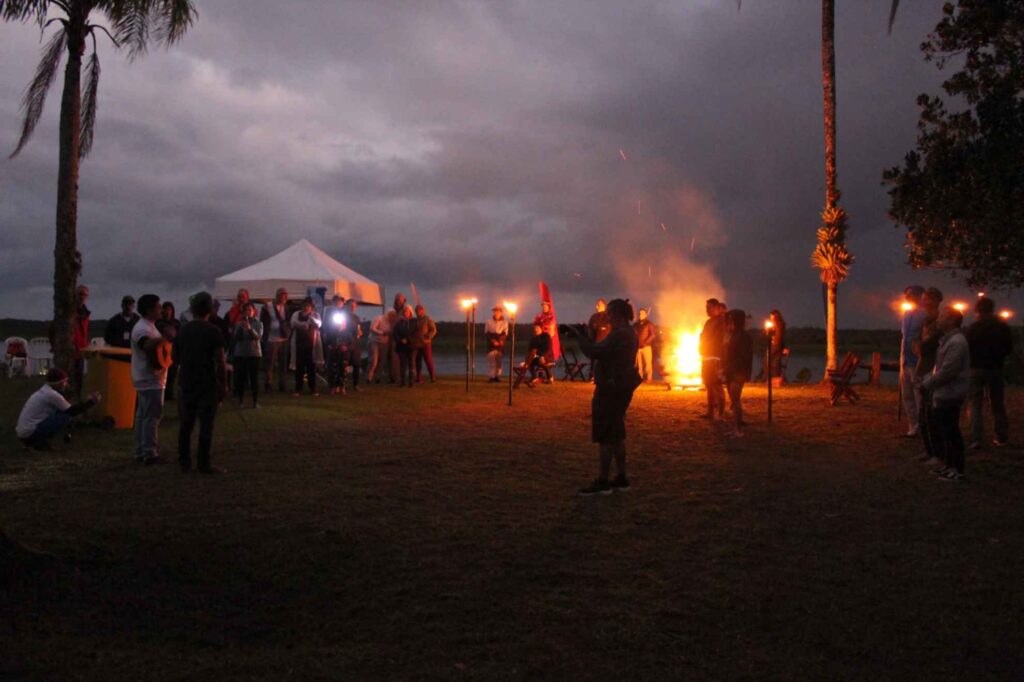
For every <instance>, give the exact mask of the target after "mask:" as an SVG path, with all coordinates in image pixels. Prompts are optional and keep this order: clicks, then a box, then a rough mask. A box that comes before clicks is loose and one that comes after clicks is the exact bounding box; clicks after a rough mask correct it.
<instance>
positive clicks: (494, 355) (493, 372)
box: [484, 305, 508, 383]
mask: <svg viewBox="0 0 1024 682" xmlns="http://www.w3.org/2000/svg"><path fill="white" fill-rule="evenodd" d="M484 338H485V339H486V340H487V373H488V375H490V376H489V378H488V379H487V380H488V381H490V382H492V383H497V382H499V381H501V368H502V365H503V364H504V362H503V361H504V359H505V339H507V338H508V322H507V321H506V320H505V311H504V310H503V309H502V307H501V306H500V305H496V306H494V307H493V308H491V319H489V320H487V324H485V325H484Z"/></svg>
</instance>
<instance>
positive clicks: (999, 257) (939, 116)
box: [883, 0, 1024, 287]
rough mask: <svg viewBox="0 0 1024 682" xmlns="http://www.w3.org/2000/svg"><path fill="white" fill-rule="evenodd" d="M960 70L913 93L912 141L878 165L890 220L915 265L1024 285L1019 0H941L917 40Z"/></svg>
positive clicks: (1023, 7) (1023, 62)
mask: <svg viewBox="0 0 1024 682" xmlns="http://www.w3.org/2000/svg"><path fill="white" fill-rule="evenodd" d="M921 49H922V51H923V52H924V55H925V59H926V60H927V61H933V62H935V64H936V65H937V66H938V67H939V68H940V69H942V68H944V67H945V66H946V65H947V64H949V63H950V62H951V60H955V63H956V64H958V65H960V66H961V68H960V69H959V70H958V71H957V72H956V73H953V74H951V75H950V77H949V78H947V79H946V80H945V81H944V82H943V84H942V89H943V91H944V92H945V93H946V95H947V96H948V97H949V98H951V101H952V102H953V103H954V105H953V106H954V109H955V110H952V111H951V110H950V109H948V108H947V106H946V103H945V102H944V101H943V99H942V98H941V97H937V96H930V95H927V94H923V95H920V96H919V97H918V100H917V101H918V104H919V105H920V106H921V117H920V120H919V122H918V137H917V146H916V148H915V149H913V150H911V151H910V152H909V153H907V155H906V156H905V157H904V160H903V164H902V165H900V166H896V167H894V168H892V169H890V170H887V171H885V173H884V174H883V178H884V180H885V183H886V184H887V185H888V186H889V188H890V189H889V196H890V199H891V204H890V208H889V215H890V217H891V218H892V219H893V220H894V221H895V222H896V224H897V227H902V228H905V229H906V230H907V241H906V247H907V253H908V261H909V263H910V265H911V266H913V267H915V268H929V267H934V268H946V269H951V270H954V271H956V272H958V273H961V274H964V275H966V279H967V281H968V283H969V284H971V285H974V286H979V287H1003V286H1005V287H1018V286H1021V285H1022V284H1024V260H1022V258H1021V254H1022V253H1024V213H1022V212H1021V210H1020V206H1021V205H1022V203H1024V0H1000V2H992V1H991V0H959V2H957V3H956V4H954V3H952V2H948V3H946V5H945V6H944V8H943V16H942V19H941V20H940V21H939V23H938V25H937V26H936V27H935V30H934V31H933V32H932V33H931V34H930V35H929V36H928V38H927V39H926V40H925V41H924V42H923V43H922V45H921Z"/></svg>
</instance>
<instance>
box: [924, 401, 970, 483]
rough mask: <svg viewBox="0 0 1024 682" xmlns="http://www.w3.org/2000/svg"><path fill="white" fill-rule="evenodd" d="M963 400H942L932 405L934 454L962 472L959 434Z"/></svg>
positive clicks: (960, 437)
mask: <svg viewBox="0 0 1024 682" xmlns="http://www.w3.org/2000/svg"><path fill="white" fill-rule="evenodd" d="M963 404H964V401H963V400H942V401H939V402H936V403H935V404H934V405H933V406H932V410H931V420H932V425H933V433H934V441H933V447H934V448H935V456H936V457H938V458H939V459H941V460H942V461H943V462H945V463H946V466H950V467H954V468H955V469H956V470H957V471H959V472H960V473H961V474H962V473H963V472H964V439H963V436H962V435H961V434H960V408H961V407H962V406H963Z"/></svg>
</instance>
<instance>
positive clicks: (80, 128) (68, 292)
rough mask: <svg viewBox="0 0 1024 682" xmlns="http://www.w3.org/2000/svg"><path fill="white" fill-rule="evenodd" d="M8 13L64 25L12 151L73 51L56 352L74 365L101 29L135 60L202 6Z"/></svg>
mask: <svg viewBox="0 0 1024 682" xmlns="http://www.w3.org/2000/svg"><path fill="white" fill-rule="evenodd" d="M51 13H53V14H54V15H55V16H52V17H51ZM95 16H100V17H102V18H103V19H105V23H106V25H107V26H109V27H110V28H109V30H108V29H107V28H104V26H103V25H101V24H97V23H94V22H93V18H94V17H95ZM0 18H2V19H3V20H4V21H22V22H27V21H34V22H35V23H36V24H37V25H38V26H39V29H40V31H41V32H42V33H44V34H45V32H46V30H47V29H48V28H49V27H50V26H51V25H54V24H55V25H56V26H57V28H56V30H55V32H54V33H53V34H52V35H51V36H50V38H49V40H48V42H47V43H46V46H45V47H44V48H43V52H42V59H40V61H39V64H38V66H37V67H36V73H35V76H34V77H33V78H32V81H31V82H30V83H29V85H28V87H27V88H26V89H25V95H24V98H23V99H22V103H21V109H22V113H23V115H24V119H23V122H22V126H21V136H20V138H19V139H18V144H17V147H15V149H14V152H13V153H12V154H11V157H14V156H17V155H18V153H19V152H20V151H21V150H22V149H23V148H24V147H25V144H26V143H27V142H28V140H29V138H30V137H31V136H32V132H33V131H34V130H35V127H36V124H37V123H38V122H39V118H40V117H41V116H42V114H43V105H44V104H45V102H46V95H47V93H48V92H49V90H50V86H51V85H52V84H53V81H54V78H55V77H56V75H57V68H58V67H59V66H60V62H61V59H62V58H63V56H64V55H65V54H66V55H67V65H66V66H65V68H64V90H63V93H62V96H61V103H60V133H59V140H60V152H59V161H58V165H57V235H56V241H55V244H54V248H53V259H54V270H53V324H54V326H53V329H54V341H53V351H54V360H55V363H56V364H57V366H59V367H62V368H64V369H65V370H68V371H70V369H71V365H72V362H73V360H74V352H75V351H74V347H73V344H72V330H73V328H74V322H75V316H76V314H77V310H76V308H75V288H76V286H77V284H78V275H79V273H80V272H81V270H82V256H81V253H79V251H78V230H77V223H78V169H79V163H80V162H81V160H82V159H83V158H84V157H85V156H86V155H87V154H88V153H89V150H90V149H91V148H92V142H93V133H94V130H95V125H96V101H97V93H98V87H99V77H100V61H99V53H98V51H97V44H96V43H97V41H96V38H97V34H105V35H106V36H107V37H109V38H110V39H111V41H112V42H113V44H114V46H115V48H122V47H127V49H128V58H129V59H132V60H134V59H135V58H136V57H139V56H141V55H142V54H144V53H145V52H146V50H147V48H148V46H149V43H150V41H151V40H153V41H155V42H156V43H158V44H164V45H170V44H172V43H175V42H177V41H178V40H180V39H181V37H182V36H183V35H184V34H185V31H187V30H188V28H189V27H190V26H191V25H192V23H193V22H194V21H195V18H196V10H195V7H194V6H193V4H192V2H191V0H0ZM89 43H91V45H92V54H91V55H90V57H89V60H88V64H87V65H86V81H85V92H84V94H83V92H82V57H83V55H84V54H85V50H86V47H87V44H89Z"/></svg>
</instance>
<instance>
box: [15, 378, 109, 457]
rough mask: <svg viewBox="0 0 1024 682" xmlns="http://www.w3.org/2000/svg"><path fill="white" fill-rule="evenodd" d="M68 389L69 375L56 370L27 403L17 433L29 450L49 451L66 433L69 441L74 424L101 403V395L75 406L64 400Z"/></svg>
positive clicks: (90, 397) (92, 396) (91, 396)
mask: <svg viewBox="0 0 1024 682" xmlns="http://www.w3.org/2000/svg"><path fill="white" fill-rule="evenodd" d="M67 388H68V375H67V374H66V373H65V372H64V370H62V369H60V368H59V367H54V368H52V369H51V370H50V371H48V372H47V373H46V383H45V384H43V386H42V387H41V388H40V389H39V390H38V391H36V392H35V393H33V394H32V395H30V396H29V398H28V400H26V401H25V406H24V407H22V408H21V413H20V414H19V415H18V423H17V426H15V428H14V433H15V435H16V436H17V437H18V438H19V439H20V440H21V442H22V443H24V444H25V446H26V447H29V448H32V449H33V450H49V449H50V439H51V438H53V437H54V436H56V435H57V434H59V433H61V432H62V431H63V432H65V438H68V437H69V436H70V434H69V433H68V429H69V428H70V427H71V422H72V420H73V419H74V418H75V417H76V416H78V415H79V414H81V413H83V412H85V411H86V410H88V409H89V408H91V407H92V406H93V405H97V404H99V402H100V400H101V396H100V394H99V393H91V394H89V397H88V398H87V399H86V400H85V401H83V402H80V403H77V404H75V405H72V404H71V403H69V402H68V400H67V398H65V397H64V396H63V393H64V391H66V390H67Z"/></svg>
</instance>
